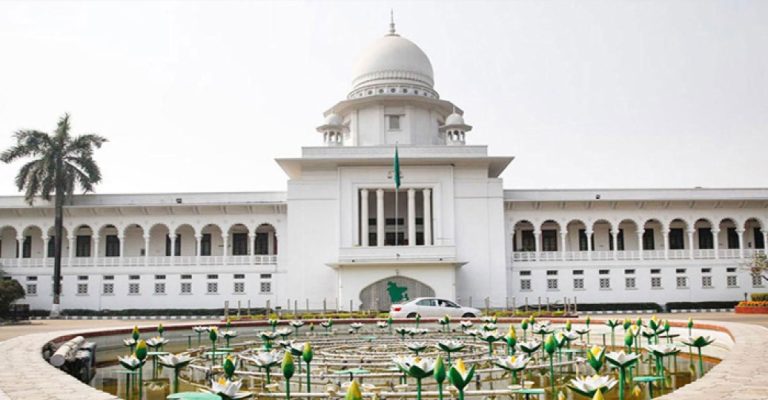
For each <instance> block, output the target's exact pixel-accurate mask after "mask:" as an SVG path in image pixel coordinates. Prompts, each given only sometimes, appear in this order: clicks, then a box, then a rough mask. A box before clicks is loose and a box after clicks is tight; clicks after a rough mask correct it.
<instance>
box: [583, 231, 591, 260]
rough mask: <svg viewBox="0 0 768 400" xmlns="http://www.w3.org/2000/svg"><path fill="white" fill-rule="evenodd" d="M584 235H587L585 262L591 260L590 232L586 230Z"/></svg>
mask: <svg viewBox="0 0 768 400" xmlns="http://www.w3.org/2000/svg"><path fill="white" fill-rule="evenodd" d="M584 234H585V235H587V260H591V259H592V230H589V229H586V230H585V231H584Z"/></svg>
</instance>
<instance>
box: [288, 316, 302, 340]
mask: <svg viewBox="0 0 768 400" xmlns="http://www.w3.org/2000/svg"><path fill="white" fill-rule="evenodd" d="M288 324H290V325H291V326H292V327H293V329H294V333H295V334H296V338H297V339H298V337H299V328H301V327H302V326H304V321H302V320H298V319H296V320H293V321H291V322H289V323H288Z"/></svg>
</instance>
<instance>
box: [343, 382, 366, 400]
mask: <svg viewBox="0 0 768 400" xmlns="http://www.w3.org/2000/svg"><path fill="white" fill-rule="evenodd" d="M344 400H363V393H362V392H361V391H360V384H359V383H357V379H354V380H352V383H350V384H349V387H348V388H347V394H346V395H345V396H344Z"/></svg>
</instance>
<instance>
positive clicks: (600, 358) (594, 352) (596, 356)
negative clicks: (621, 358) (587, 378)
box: [587, 346, 605, 374]
mask: <svg viewBox="0 0 768 400" xmlns="http://www.w3.org/2000/svg"><path fill="white" fill-rule="evenodd" d="M587 363H588V364H589V366H590V367H592V369H593V370H595V374H600V370H601V369H602V368H603V365H604V364H605V349H604V348H601V347H599V346H592V348H591V349H589V351H587Z"/></svg>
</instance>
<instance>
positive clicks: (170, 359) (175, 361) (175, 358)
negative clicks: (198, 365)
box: [158, 354, 194, 393]
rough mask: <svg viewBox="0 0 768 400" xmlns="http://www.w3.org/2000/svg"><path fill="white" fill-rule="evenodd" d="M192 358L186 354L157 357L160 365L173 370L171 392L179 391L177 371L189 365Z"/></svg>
mask: <svg viewBox="0 0 768 400" xmlns="http://www.w3.org/2000/svg"><path fill="white" fill-rule="evenodd" d="M192 360H194V358H192V357H190V356H189V355H187V354H166V355H161V356H159V357H158V362H159V363H160V365H162V366H164V367H167V368H171V369H173V392H174V393H176V392H178V391H179V370H180V369H182V368H184V367H186V366H187V365H189V363H191V362H192Z"/></svg>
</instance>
